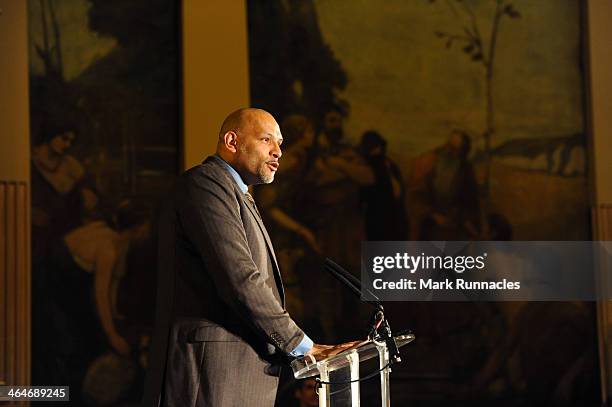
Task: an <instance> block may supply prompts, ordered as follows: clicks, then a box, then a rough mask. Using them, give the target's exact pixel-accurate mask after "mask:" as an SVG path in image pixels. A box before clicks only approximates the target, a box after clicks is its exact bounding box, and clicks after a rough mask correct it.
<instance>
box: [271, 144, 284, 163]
mask: <svg viewBox="0 0 612 407" xmlns="http://www.w3.org/2000/svg"><path fill="white" fill-rule="evenodd" d="M271 154H272V156H273V157H274V158H276V159H277V160H278V159H279V158H281V156H282V155H283V152H282V151H281V148H280V145H279V144H278V143H274V148H272V151H271Z"/></svg>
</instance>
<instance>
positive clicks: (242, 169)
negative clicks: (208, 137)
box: [217, 108, 283, 184]
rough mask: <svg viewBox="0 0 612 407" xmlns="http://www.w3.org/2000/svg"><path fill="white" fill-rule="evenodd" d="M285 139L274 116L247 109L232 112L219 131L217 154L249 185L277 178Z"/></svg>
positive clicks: (258, 110) (260, 110) (262, 111)
mask: <svg viewBox="0 0 612 407" xmlns="http://www.w3.org/2000/svg"><path fill="white" fill-rule="evenodd" d="M282 141H283V138H282V135H281V132H280V129H279V127H278V123H276V120H275V119H274V117H273V116H272V115H271V114H270V113H268V112H266V111H265V110H262V109H256V108H243V109H238V110H236V111H234V112H232V113H230V114H229V115H228V116H227V117H226V118H225V120H224V121H223V124H222V125H221V129H220V130H219V140H218V143H217V155H219V156H220V157H221V158H223V159H224V160H225V161H226V162H227V163H229V164H230V165H231V166H232V167H233V168H234V169H235V170H236V171H238V173H239V174H240V175H241V177H242V178H243V180H244V181H245V182H247V183H248V184H257V183H269V182H272V180H273V179H274V173H275V172H276V169H277V168H278V160H279V158H280V156H281V150H280V144H281V143H282Z"/></svg>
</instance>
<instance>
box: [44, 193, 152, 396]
mask: <svg viewBox="0 0 612 407" xmlns="http://www.w3.org/2000/svg"><path fill="white" fill-rule="evenodd" d="M150 215H151V214H150V211H149V210H148V208H147V207H146V206H145V205H143V204H138V203H133V202H131V201H129V200H126V201H123V202H122V203H121V204H120V205H119V207H118V209H117V211H116V213H115V215H114V216H113V219H112V220H110V221H94V222H90V223H87V224H85V225H83V226H79V227H77V228H75V229H73V230H71V231H69V232H68V233H66V234H65V235H64V236H63V238H62V239H60V240H59V241H58V242H56V244H54V245H52V247H51V248H50V251H49V253H50V256H49V258H48V259H47V265H46V268H47V279H46V280H47V285H46V295H45V296H44V298H45V299H46V303H47V305H48V309H47V310H46V311H45V314H46V317H47V318H48V320H47V321H46V323H45V326H46V329H48V332H47V335H45V341H46V344H45V346H47V348H50V349H52V351H49V352H46V353H45V352H41V353H40V354H41V355H42V356H44V355H45V354H46V355H49V357H50V358H52V359H53V360H51V361H47V363H46V366H47V368H52V369H53V370H52V371H48V372H42V373H46V374H47V377H49V376H54V380H53V381H54V382H58V383H60V382H61V383H67V384H69V385H70V386H71V388H72V389H74V390H73V391H72V392H71V398H72V397H73V395H74V397H75V398H78V397H80V390H81V385H82V380H83V378H84V375H85V372H86V371H87V369H88V367H89V365H90V364H91V362H93V360H94V359H95V358H97V357H98V356H100V355H101V354H103V353H104V352H106V351H107V350H112V351H114V352H116V353H117V354H119V355H122V356H128V355H129V354H130V345H129V344H128V342H127V341H126V339H125V338H124V337H123V336H122V335H121V333H120V330H119V329H118V327H117V326H116V319H117V318H116V317H117V312H116V309H114V307H115V306H116V298H117V290H118V286H119V282H120V280H121V278H122V277H123V275H124V274H125V270H126V265H125V260H126V256H127V253H128V250H129V247H130V243H131V242H137V241H143V240H145V239H147V238H148V237H149V233H150V226H149V219H150ZM41 294H42V293H41Z"/></svg>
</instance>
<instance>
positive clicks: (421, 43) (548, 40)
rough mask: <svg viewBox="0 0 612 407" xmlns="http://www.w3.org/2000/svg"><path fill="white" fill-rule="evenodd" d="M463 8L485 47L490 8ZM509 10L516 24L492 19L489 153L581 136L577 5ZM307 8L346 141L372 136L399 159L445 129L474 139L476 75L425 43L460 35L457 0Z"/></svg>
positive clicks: (453, 52)
mask: <svg viewBox="0 0 612 407" xmlns="http://www.w3.org/2000/svg"><path fill="white" fill-rule="evenodd" d="M463 1H464V2H465V4H466V5H467V6H468V7H470V8H471V9H472V10H473V11H474V13H475V15H476V19H477V24H478V26H479V28H480V32H481V33H482V35H483V37H484V42H485V44H486V46H488V43H489V38H490V31H491V22H492V20H493V14H494V4H495V1H494V0H472V1H470V0H463ZM513 4H514V7H515V8H516V9H517V10H518V11H519V12H520V14H521V18H519V19H510V18H507V17H505V18H503V19H502V21H501V25H500V28H499V34H498V40H497V47H496V56H495V61H494V79H493V89H494V93H493V95H494V107H495V127H496V134H495V136H494V138H493V145H496V144H498V143H501V142H503V141H506V140H509V139H514V138H520V137H554V136H562V135H570V134H573V133H577V132H581V131H582V128H583V110H582V109H583V107H582V106H583V99H582V98H583V93H582V89H583V83H582V74H581V66H580V41H581V40H580V35H581V33H580V18H581V16H580V4H579V1H578V0H567V1H565V0H564V1H558V0H538V1H532V0H516V1H514V2H513ZM450 5H454V6H455V8H456V10H457V14H455V13H454V12H453V10H452V9H451V8H450ZM315 6H316V10H317V13H318V19H319V24H320V28H321V32H322V34H323V37H324V40H325V41H326V42H327V43H328V44H329V45H330V47H331V49H332V50H333V52H334V54H335V56H336V57H337V58H338V59H339V60H340V61H341V63H342V65H343V67H344V68H345V70H346V71H347V74H348V77H349V81H350V82H349V85H348V87H347V89H346V90H345V91H343V92H341V93H340V96H341V97H343V98H345V99H346V100H347V101H348V102H349V103H350V106H351V113H350V117H349V118H348V120H347V123H346V128H347V133H348V134H349V136H350V138H352V139H353V140H354V141H356V140H357V139H358V137H359V136H360V135H361V134H362V133H363V131H365V130H367V129H376V130H378V131H380V132H381V133H382V134H383V135H384V136H385V137H386V138H387V139H388V140H389V142H390V150H391V151H395V152H396V153H397V152H401V155H403V156H404V157H406V156H413V155H415V154H418V153H420V152H422V151H424V150H427V149H430V148H432V147H434V146H437V145H440V144H441V143H443V142H444V140H445V139H446V137H447V135H448V132H449V130H450V129H451V128H453V127H460V128H464V129H466V130H468V131H469V132H470V134H472V135H477V134H482V132H483V130H484V128H485V106H486V105H485V93H484V90H485V88H484V83H485V82H484V80H485V69H484V67H483V66H482V64H479V63H475V62H472V61H471V60H470V59H469V58H468V57H467V56H466V54H464V53H463V52H462V50H461V49H462V47H463V46H462V45H461V44H459V43H457V44H454V45H453V46H452V47H451V48H450V49H447V48H446V47H445V40H443V39H440V38H438V37H436V35H435V32H436V31H444V32H448V33H457V34H461V33H462V30H463V28H462V27H463V25H464V24H469V18H468V17H467V15H466V14H463V13H462V12H461V8H460V7H459V6H458V2H457V0H447V1H444V0H437V1H435V2H430V1H428V0H410V1H405V0H385V1H384V2H372V1H367V0H315ZM480 146H481V143H480V140H476V147H477V148H478V147H480Z"/></svg>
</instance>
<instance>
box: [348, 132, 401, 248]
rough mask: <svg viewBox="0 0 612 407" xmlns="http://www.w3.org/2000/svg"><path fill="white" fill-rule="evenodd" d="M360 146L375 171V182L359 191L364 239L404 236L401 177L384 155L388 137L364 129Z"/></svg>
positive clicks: (395, 167) (399, 238) (395, 165)
mask: <svg viewBox="0 0 612 407" xmlns="http://www.w3.org/2000/svg"><path fill="white" fill-rule="evenodd" d="M359 150H360V152H361V155H362V156H363V157H364V159H365V160H366V162H367V163H368V165H369V166H370V168H371V169H372V173H373V174H374V184H373V185H370V186H366V187H364V188H362V191H361V196H362V205H363V212H364V219H365V228H366V237H367V240H370V241H375V240H406V239H407V238H408V224H407V222H408V219H407V217H406V208H405V202H404V199H405V188H404V181H403V179H402V173H401V171H400V169H399V167H398V165H397V164H396V163H395V162H393V161H392V160H391V159H390V158H389V157H388V156H387V140H385V139H384V138H383V136H381V135H380V134H379V133H378V132H376V131H374V130H370V131H367V132H365V133H364V134H363V135H362V136H361V144H360V145H359Z"/></svg>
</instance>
